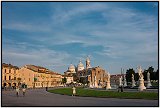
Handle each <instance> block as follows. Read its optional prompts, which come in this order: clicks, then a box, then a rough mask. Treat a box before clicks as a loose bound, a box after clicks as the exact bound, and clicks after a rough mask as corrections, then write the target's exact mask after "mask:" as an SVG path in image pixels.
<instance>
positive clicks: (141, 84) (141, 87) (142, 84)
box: [138, 79, 146, 91]
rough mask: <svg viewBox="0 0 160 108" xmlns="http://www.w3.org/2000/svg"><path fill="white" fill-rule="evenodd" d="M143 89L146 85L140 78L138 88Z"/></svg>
mask: <svg viewBox="0 0 160 108" xmlns="http://www.w3.org/2000/svg"><path fill="white" fill-rule="evenodd" d="M144 89H146V87H145V86H144V79H140V80H139V87H138V90H139V91H143V90H144Z"/></svg>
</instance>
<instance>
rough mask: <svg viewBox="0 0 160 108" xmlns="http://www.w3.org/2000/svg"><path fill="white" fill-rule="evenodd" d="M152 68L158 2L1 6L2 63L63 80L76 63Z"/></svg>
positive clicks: (117, 70) (108, 68) (107, 67)
mask: <svg viewBox="0 0 160 108" xmlns="http://www.w3.org/2000/svg"><path fill="white" fill-rule="evenodd" d="M87 56H89V57H90V60H91V66H92V67H96V66H100V67H102V68H103V69H105V70H106V71H107V72H109V73H110V74H120V73H121V68H123V69H124V71H126V70H127V69H129V68H133V69H134V70H135V71H136V72H137V69H136V68H137V66H139V65H141V66H142V69H148V67H149V66H153V67H154V68H155V70H157V68H158V2H2V62H3V63H10V64H13V65H15V66H19V67H22V66H24V65H26V64H33V65H37V66H43V67H46V68H48V69H50V70H53V71H55V72H58V73H61V74H63V73H64V72H65V71H66V70H67V69H68V67H69V65H70V64H71V63H72V64H74V65H75V66H77V65H78V63H79V60H82V63H83V64H84V66H85V60H86V57H87Z"/></svg>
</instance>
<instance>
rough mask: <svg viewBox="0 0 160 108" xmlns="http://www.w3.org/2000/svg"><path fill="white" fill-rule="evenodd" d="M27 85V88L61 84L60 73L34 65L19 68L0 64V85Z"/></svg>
mask: <svg viewBox="0 0 160 108" xmlns="http://www.w3.org/2000/svg"><path fill="white" fill-rule="evenodd" d="M23 84H25V85H27V88H34V87H35V88H39V87H55V86H60V85H61V84H62V75H61V74H58V73H55V72H53V71H51V70H48V69H46V68H44V67H40V66H35V65H25V66H23V67H21V68H20V69H19V68H18V67H17V66H12V65H11V64H9V65H8V64H5V63H3V65H2V87H5V86H6V87H12V86H17V85H23Z"/></svg>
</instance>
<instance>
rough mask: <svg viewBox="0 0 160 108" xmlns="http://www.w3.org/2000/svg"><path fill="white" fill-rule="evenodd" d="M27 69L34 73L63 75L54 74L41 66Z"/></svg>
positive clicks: (28, 66) (31, 66) (27, 66)
mask: <svg viewBox="0 0 160 108" xmlns="http://www.w3.org/2000/svg"><path fill="white" fill-rule="evenodd" d="M24 67H26V68H27V69H30V70H32V71H34V72H39V73H46V74H56V75H61V74H59V73H57V72H53V71H51V70H49V69H47V68H44V67H41V66H35V65H25V66H24Z"/></svg>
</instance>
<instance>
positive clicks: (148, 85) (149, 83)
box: [147, 80, 152, 88]
mask: <svg viewBox="0 0 160 108" xmlns="http://www.w3.org/2000/svg"><path fill="white" fill-rule="evenodd" d="M151 86H152V84H151V81H150V80H149V81H147V88H150V87H151Z"/></svg>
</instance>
